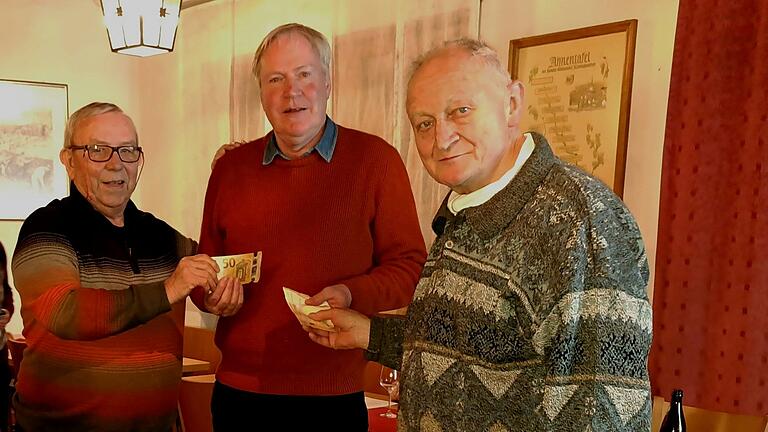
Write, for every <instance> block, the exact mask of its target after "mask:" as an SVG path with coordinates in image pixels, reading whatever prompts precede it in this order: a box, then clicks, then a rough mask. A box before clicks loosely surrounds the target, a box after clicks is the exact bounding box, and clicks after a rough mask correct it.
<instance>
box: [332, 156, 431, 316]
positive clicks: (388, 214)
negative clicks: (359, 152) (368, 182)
mask: <svg viewBox="0 0 768 432" xmlns="http://www.w3.org/2000/svg"><path fill="white" fill-rule="evenodd" d="M387 147H388V151H387V152H385V153H384V156H385V157H386V161H387V164H386V167H385V171H384V173H383V175H381V176H380V178H379V179H378V183H377V185H376V195H375V200H376V203H375V205H376V210H375V215H374V220H373V222H372V224H371V233H372V237H373V261H374V267H373V268H372V269H371V270H370V271H369V272H368V273H366V274H363V275H358V276H355V277H352V278H350V279H347V280H343V281H340V282H339V283H342V284H345V285H347V287H349V290H350V292H351V293H352V304H351V307H352V309H355V310H357V311H360V312H361V313H364V314H366V315H372V314H374V313H377V312H381V311H386V310H390V309H397V308H401V307H403V306H406V305H408V304H409V303H410V302H411V299H412V297H413V292H414V290H415V288H416V283H417V282H418V280H419V275H420V274H421V269H422V267H423V266H424V262H425V261H426V258H427V252H426V249H425V247H424V238H423V237H422V235H421V230H420V228H419V220H418V216H417V214H416V204H415V203H414V199H413V193H412V192H411V185H410V182H409V180H408V173H407V172H406V170H405V166H404V165H403V162H402V160H401V159H400V156H399V155H398V154H397V151H396V150H394V148H392V147H391V146H389V145H387Z"/></svg>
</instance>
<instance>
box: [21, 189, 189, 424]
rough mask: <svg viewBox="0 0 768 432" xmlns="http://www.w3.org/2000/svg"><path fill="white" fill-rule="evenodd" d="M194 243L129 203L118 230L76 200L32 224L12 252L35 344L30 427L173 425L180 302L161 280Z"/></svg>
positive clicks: (26, 376) (24, 396)
mask: <svg viewBox="0 0 768 432" xmlns="http://www.w3.org/2000/svg"><path fill="white" fill-rule="evenodd" d="M194 248H195V244H194V242H193V241H192V240H190V239H187V238H185V237H183V236H182V235H181V234H179V233H178V232H176V231H175V230H174V229H173V228H171V227H170V226H168V225H167V224H166V223H165V222H163V221H160V220H158V219H156V218H155V217H154V216H152V215H151V214H149V213H144V212H142V211H139V210H138V209H137V208H136V206H135V205H134V204H133V202H129V203H128V207H127V208H126V209H125V226H124V227H123V228H119V227H116V226H114V225H112V224H111V223H110V222H109V221H108V220H107V219H106V218H105V217H104V216H103V215H101V214H100V213H98V212H97V211H96V210H94V209H93V207H92V206H91V205H90V203H88V201H86V199H85V198H84V197H83V196H82V195H81V194H80V193H79V192H78V190H77V188H76V187H75V185H74V184H72V185H70V196H69V197H68V198H64V199H62V200H54V201H52V202H51V203H50V204H48V205H47V206H46V207H43V208H41V209H38V210H36V211H35V212H34V213H32V214H31V215H30V216H29V218H27V220H26V221H25V222H24V224H23V226H22V227H21V233H20V234H19V242H18V245H17V247H16V251H15V254H14V257H13V276H14V280H15V285H16V288H17V289H18V291H19V294H21V303H22V307H21V315H22V318H23V320H24V336H25V337H26V339H27V348H26V350H25V351H24V360H23V361H22V363H21V370H20V371H19V376H18V382H17V384H16V391H17V393H16V397H15V400H14V406H15V408H16V417H17V420H18V422H19V424H20V425H21V426H22V427H23V428H24V430H27V431H34V432H39V431H57V432H62V431H65V432H66V431H81V432H82V431H99V432H112V431H114V432H117V431H121V432H125V431H164V432H166V431H169V430H170V429H171V427H172V425H173V424H174V421H175V419H176V416H177V395H178V386H179V381H180V379H181V348H182V332H183V326H184V303H183V302H180V303H177V304H175V305H173V307H171V305H170V304H169V303H168V298H167V296H166V294H165V288H164V287H163V281H164V280H165V279H166V278H167V277H168V276H170V274H171V273H172V272H173V270H174V269H175V268H176V265H177V263H178V261H179V260H180V259H181V257H183V256H186V255H189V254H192V253H193V251H194Z"/></svg>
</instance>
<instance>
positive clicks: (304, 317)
mask: <svg viewBox="0 0 768 432" xmlns="http://www.w3.org/2000/svg"><path fill="white" fill-rule="evenodd" d="M283 294H284V295H285V302H286V303H288V307H289V308H291V312H293V314H294V315H296V319H298V320H299V322H300V323H301V324H303V325H305V326H308V327H312V328H316V329H320V330H325V331H336V328H335V327H334V326H333V323H332V322H331V321H330V320H325V321H316V320H313V319H312V318H310V317H309V314H312V313H315V312H318V311H321V310H326V309H330V308H331V306H330V305H329V304H328V302H323V303H321V304H320V305H319V306H313V305H308V304H304V301H305V300H306V299H308V298H309V296H308V295H306V294H304V293H300V292H298V291H294V290H292V289H290V288H286V287H283Z"/></svg>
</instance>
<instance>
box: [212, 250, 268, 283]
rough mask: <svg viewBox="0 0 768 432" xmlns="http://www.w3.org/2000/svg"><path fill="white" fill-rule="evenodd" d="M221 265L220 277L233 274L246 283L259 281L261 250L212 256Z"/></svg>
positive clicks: (218, 274)
mask: <svg viewBox="0 0 768 432" xmlns="http://www.w3.org/2000/svg"><path fill="white" fill-rule="evenodd" d="M211 258H213V260H214V261H216V264H218V265H219V273H217V274H216V276H218V278H219V279H221V278H223V277H224V276H231V277H234V278H236V279H237V280H239V281H240V283H241V284H243V285H245V284H247V283H251V282H258V281H259V278H260V277H261V251H259V252H256V253H255V254H253V253H247V254H240V255H223V256H215V257H211Z"/></svg>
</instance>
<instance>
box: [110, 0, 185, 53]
mask: <svg viewBox="0 0 768 432" xmlns="http://www.w3.org/2000/svg"><path fill="white" fill-rule="evenodd" d="M101 10H102V12H103V13H104V24H105V25H106V26H107V35H108V36H109V44H110V46H111V47H112V51H113V52H116V53H120V54H128V55H133V56H139V57H149V56H153V55H156V54H163V53H167V52H171V51H173V44H174V43H175V42H176V26H177V25H178V23H179V13H180V12H181V0H101Z"/></svg>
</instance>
